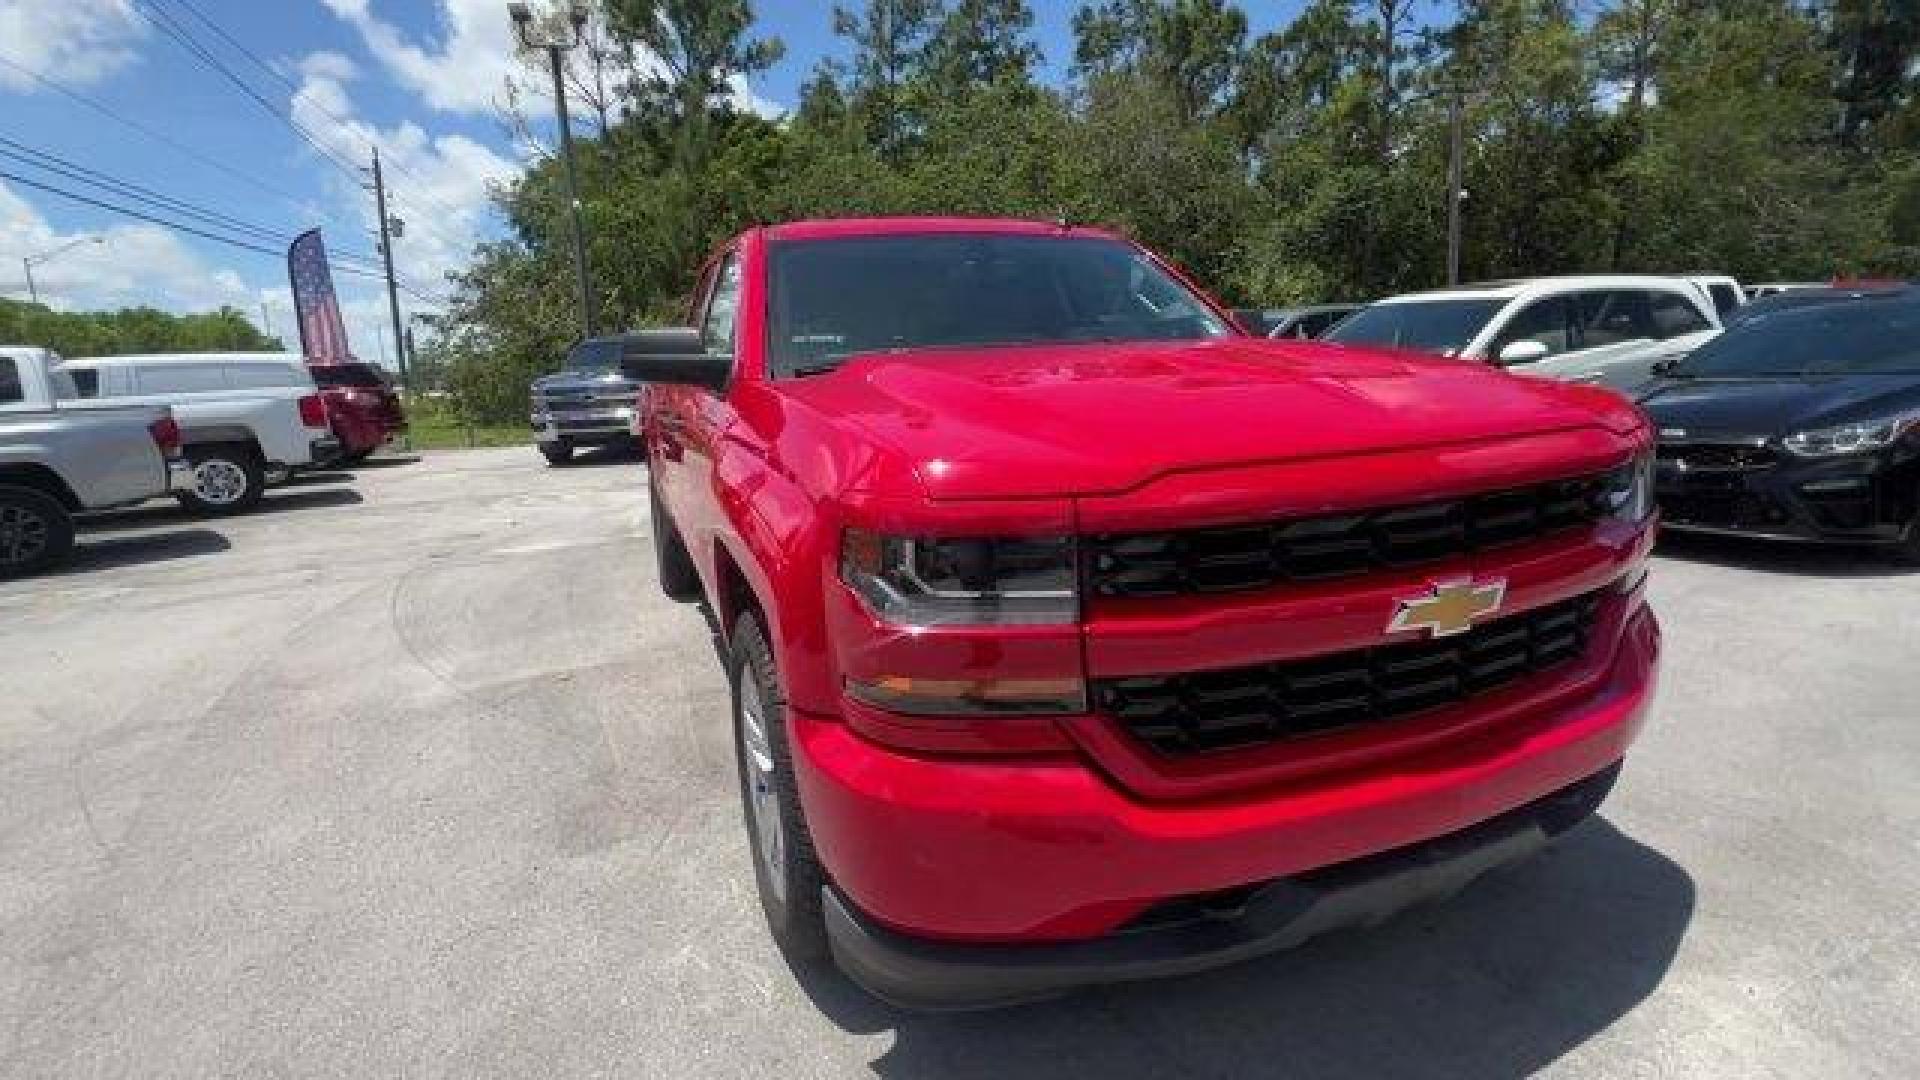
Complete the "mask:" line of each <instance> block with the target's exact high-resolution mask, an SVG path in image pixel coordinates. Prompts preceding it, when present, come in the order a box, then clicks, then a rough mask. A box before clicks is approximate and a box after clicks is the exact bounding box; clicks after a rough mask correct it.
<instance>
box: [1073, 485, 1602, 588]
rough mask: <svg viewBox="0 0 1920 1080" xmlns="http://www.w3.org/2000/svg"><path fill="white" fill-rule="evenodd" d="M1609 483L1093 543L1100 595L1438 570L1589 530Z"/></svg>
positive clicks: (1110, 537)
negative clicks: (1431, 566)
mask: <svg viewBox="0 0 1920 1080" xmlns="http://www.w3.org/2000/svg"><path fill="white" fill-rule="evenodd" d="M1602 501H1603V500H1602V497H1601V478H1600V477H1598V476H1588V477H1579V478H1576V479H1572V480H1555V481H1552V482H1550V483H1545V484H1535V485H1532V486H1530V487H1523V488H1513V489H1509V490H1504V491H1492V492H1482V493H1479V494H1475V495H1470V496H1465V497H1462V498H1459V499H1450V500H1445V501H1441V502H1428V503H1418V504H1414V505H1409V506H1392V507H1382V508H1380V509H1378V510H1372V511H1368V512H1365V513H1343V514H1331V515H1326V516H1323V517H1310V518H1298V519H1293V520H1284V521H1274V522H1262V523H1253V524H1244V523H1243V524H1236V525H1226V526H1221V527H1218V528H1207V529H1188V530H1181V531H1175V532H1162V533H1136V534H1101V535H1094V536H1091V537H1088V538H1087V540H1086V545H1087V551H1088V553H1089V554H1090V556H1091V558H1090V559H1089V560H1088V563H1087V566H1088V570H1087V576H1088V584H1089V587H1090V591H1091V592H1093V593H1094V594H1095V595H1099V596H1113V597H1146V596H1176V595H1181V594H1192V593H1221V592H1235V591H1239V590H1243V589H1260V588H1267V587H1270V586H1274V585H1279V584H1283V583H1287V582H1310V581H1326V580H1329V579H1334V578H1342V577H1352V576H1355V575H1359V574H1367V573H1373V572H1376V571H1379V570H1383V569H1401V568H1406V567H1411V566H1419V565H1422V564H1427V563H1434V562H1439V561H1441V560H1443V559H1448V558H1452V557H1456V556H1462V555H1470V554H1472V553H1473V552H1476V551H1482V550H1486V549H1489V548H1496V547H1502V546H1505V545H1509V544H1517V543H1523V542H1525V541H1528V540H1533V539H1537V538H1539V537H1542V536H1546V535H1549V534H1551V533H1556V532H1560V531H1563V530H1569V529H1574V528H1579V527H1582V526H1585V525H1590V524H1592V523H1593V522H1594V521H1596V520H1598V518H1599V517H1600V515H1601V513H1602Z"/></svg>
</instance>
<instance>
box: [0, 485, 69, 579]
mask: <svg viewBox="0 0 1920 1080" xmlns="http://www.w3.org/2000/svg"><path fill="white" fill-rule="evenodd" d="M72 550H73V518H72V517H71V516H70V515H69V514H68V513H67V508H66V507H64V506H61V505H60V503H59V501H58V500H56V499H54V498H53V497H52V496H51V495H48V494H46V493H45V492H42V491H35V490H34V489H33V488H24V487H0V578H5V577H23V576H25V575H27V574H37V573H39V572H40V571H42V570H45V569H47V568H48V567H50V566H53V565H54V564H55V563H58V562H59V561H60V560H62V559H64V558H66V557H67V553H68V552H70V551H72Z"/></svg>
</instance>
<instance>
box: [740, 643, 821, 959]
mask: <svg viewBox="0 0 1920 1080" xmlns="http://www.w3.org/2000/svg"><path fill="white" fill-rule="evenodd" d="M729 641H730V649H729V655H730V663H729V669H730V673H731V675H732V682H733V730H734V757H735V760H736V762H737V764H738V766H739V771H740V804H741V811H742V815H743V816H744V817H745V819H746V825H747V842H748V846H749V847H750V848H751V849H752V856H753V876H754V882H755V884H756V885H757V886H758V890H759V893H760V907H761V910H762V911H764V912H765V913H766V916H767V928H768V929H769V930H770V931H772V934H773V940H774V943H775V944H776V945H778V946H779V947H780V951H781V952H782V953H784V954H786V956H787V959H789V960H791V961H793V962H795V963H813V962H817V961H819V960H823V959H825V958H826V956H827V925H826V921H825V919H824V918H823V916H822V915H821V912H820V891H821V889H822V888H824V887H825V886H826V883H827V873H826V871H825V870H824V869H823V868H822V867H821V866H820V858H819V856H818V855H817V854H816V853H815V852H814V849H813V834H812V833H810V832H808V831H807V819H806V815H805V814H804V813H803V812H802V811H801V808H800V789H799V785H798V784H797V783H796V782H795V779H794V772H793V748H792V744H791V742H790V741H789V738H788V732H787V696H786V692H785V691H784V690H783V689H782V688H781V686H780V675H779V671H778V670H777V669H776V668H775V667H774V663H773V649H772V647H771V646H769V645H768V644H767V636H766V632H765V631H764V630H763V629H762V628H761V626H760V619H759V616H758V615H757V614H756V613H755V612H752V611H748V612H746V613H745V614H743V615H741V616H740V618H739V619H738V620H737V621H736V622H735V623H734V626H733V636H732V637H731V638H730V639H729Z"/></svg>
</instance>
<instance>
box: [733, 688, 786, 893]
mask: <svg viewBox="0 0 1920 1080" xmlns="http://www.w3.org/2000/svg"><path fill="white" fill-rule="evenodd" d="M745 674H746V673H743V675H745ZM739 722H740V750H741V757H742V761H741V764H742V766H743V771H744V776H743V777H742V779H743V780H744V781H745V782H746V785H747V816H748V817H750V818H751V819H752V821H751V824H752V826H753V835H754V838H755V839H756V840H757V841H758V843H756V844H755V845H754V847H755V849H756V850H758V852H759V854H760V865H761V867H762V868H763V869H764V870H765V871H766V878H767V884H768V887H769V888H771V889H772V890H773V891H774V894H775V895H776V896H778V897H779V898H781V899H783V900H784V899H785V898H786V891H787V874H786V868H787V832H786V825H785V822H784V820H783V817H782V814H781V806H780V789H779V787H778V786H777V785H776V784H775V782H774V775H773V772H774V761H773V744H772V743H771V742H770V741H768V739H767V708H766V702H765V701H764V699H763V698H762V697H761V694H760V687H759V685H758V683H757V681H756V680H754V679H753V678H751V677H743V678H742V679H741V680H740V705H739Z"/></svg>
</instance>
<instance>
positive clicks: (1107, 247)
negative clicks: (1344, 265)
mask: <svg viewBox="0 0 1920 1080" xmlns="http://www.w3.org/2000/svg"><path fill="white" fill-rule="evenodd" d="M771 261H772V267H771V286H772V296H771V298H770V305H771V307H770V317H769V323H770V326H769V331H768V347H769V349H770V351H771V353H772V359H773V367H774V370H775V371H778V372H781V373H783V374H789V375H791V374H809V373H813V372H817V371H821V370H825V369H827V368H830V367H832V366H834V365H836V364H838V363H840V362H841V361H843V360H845V359H846V358H847V357H849V356H852V355H854V354H856V353H863V352H885V351H891V350H898V349H927V348H962V347H973V348H978V347H990V346H998V345H1026V344H1036V343H1053V342H1083V341H1190V340H1196V339H1200V338H1215V337H1225V336H1227V335H1228V334H1230V333H1231V332H1232V331H1231V330H1229V329H1228V327H1227V324H1226V322H1225V321H1224V320H1222V319H1221V318H1219V317H1218V316H1216V315H1215V314H1213V312H1212V311H1211V310H1210V309H1209V308H1208V307H1207V305H1206V304H1205V303H1204V302H1202V301H1201V300H1200V298H1199V297H1197V296H1195V295H1194V294H1193V293H1192V292H1190V291H1188V290H1187V289H1186V287H1185V286H1183V285H1181V284H1180V283H1179V282H1178V281H1176V280H1174V279H1173V278H1172V277H1171V276H1169V275H1168V274H1167V273H1166V272H1164V271H1162V270H1161V269H1160V268H1159V267H1158V266H1156V265H1155V264H1154V262H1153V261H1152V260H1151V259H1149V258H1147V257H1146V256H1145V255H1143V254H1142V253H1141V252H1139V251H1137V250H1135V249H1134V248H1133V247H1131V246H1129V245H1127V244H1123V243H1120V242H1118V241H1113V240H1106V239H1101V238H1097V237H1061V236H1002V235H973V234H952V235H919V236H876V237H862V238H857V239H841V240H803V241H787V242H781V243H777V244H775V245H774V247H773V249H772V256H771Z"/></svg>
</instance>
